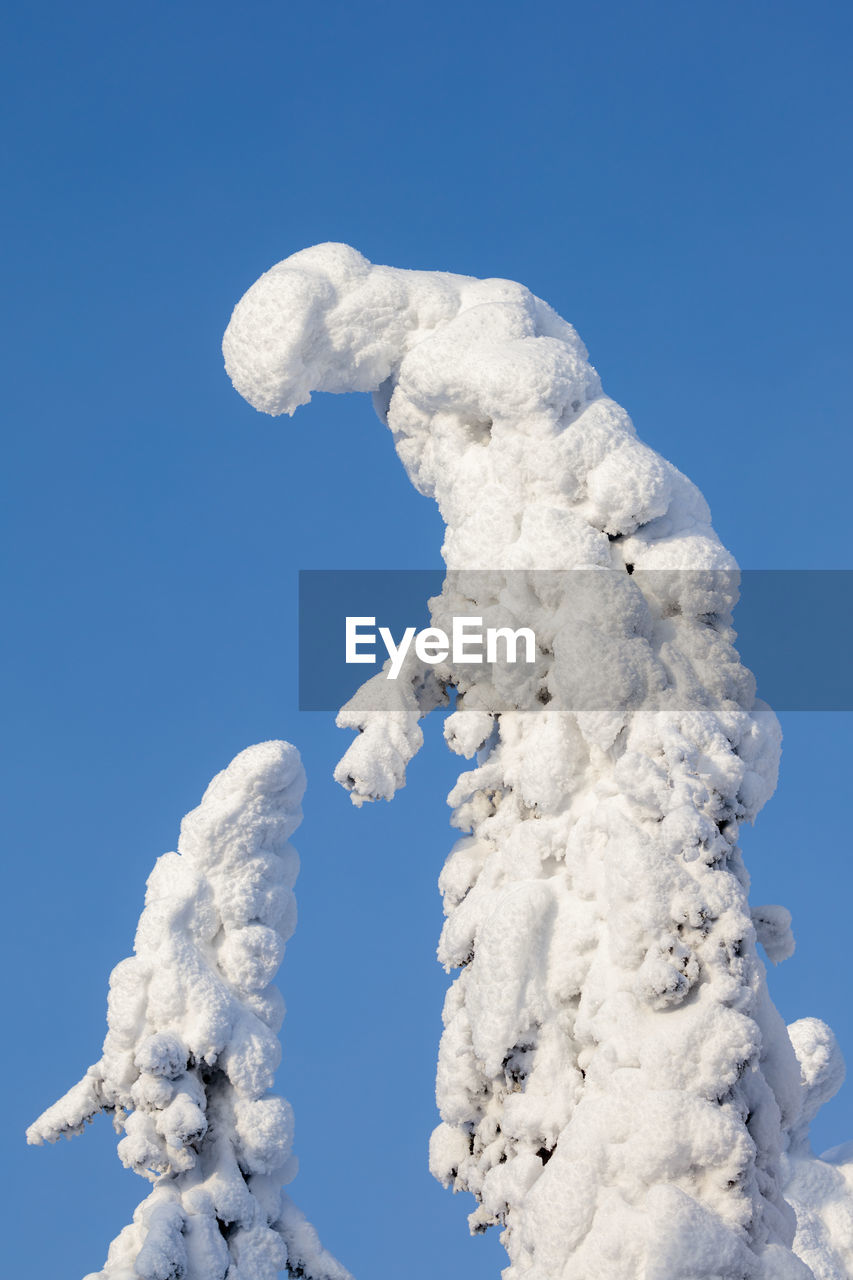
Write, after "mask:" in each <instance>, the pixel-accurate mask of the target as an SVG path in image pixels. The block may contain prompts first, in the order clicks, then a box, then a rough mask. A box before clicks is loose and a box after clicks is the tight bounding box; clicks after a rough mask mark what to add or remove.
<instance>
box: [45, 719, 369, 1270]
mask: <svg viewBox="0 0 853 1280" xmlns="http://www.w3.org/2000/svg"><path fill="white" fill-rule="evenodd" d="M304 789H305V775H304V772H303V769H302V764H301V761H300V759H299V753H298V751H297V750H296V748H295V747H292V746H291V745H290V744H289V743H286V742H264V743H261V744H260V745H258V746H254V747H249V748H248V750H246V751H243V752H241V754H240V755H238V756H237V757H236V759H235V760H233V761H232V762H231V764H230V765H229V766H228V768H227V769H225V770H224V771H223V772H222V773H220V774H218V775H217V776H216V777H215V778H214V779H213V781H212V782H211V784H210V786H209V787H208V788H207V790H206V792H205V794H204V798H203V799H202V802H201V804H200V805H199V807H198V808H197V809H194V810H193V811H192V812H191V813H189V814H187V816H186V817H185V818H184V820H183V822H182V824H181V835H180V840H179V843H178V852H177V853H167V854H164V855H163V857H161V858H159V859H158V860H157V863H156V864H155V867H154V870H153V871H152V873H151V876H150V877H149V880H148V887H147V892H146V896H145V909H144V911H143V912H142V916H141V918H140V921H139V926H138V929H137V933H136V940H135V943H134V954H133V955H132V956H131V957H130V958H129V959H127V960H123V961H122V962H121V963H120V964H119V965H117V966H116V968H115V969H114V970H113V973H112V976H111V979H110V994H109V1011H108V1026H109V1029H108V1031H107V1036H106V1039H105V1041H104V1048H103V1055H102V1057H101V1058H100V1060H99V1061H98V1062H96V1063H95V1064H94V1065H93V1066H91V1067H90V1068H89V1070H88V1071H87V1073H86V1075H85V1076H84V1077H83V1079H82V1080H80V1081H79V1083H78V1084H76V1085H74V1087H73V1088H72V1089H70V1090H69V1091H68V1093H66V1094H65V1096H64V1097H62V1098H60V1099H59V1101H58V1102H56V1103H54V1105H53V1106H52V1107H49V1108H48V1110H47V1111H45V1112H44V1114H43V1115H42V1116H40V1117H39V1119H38V1120H36V1122H35V1123H34V1124H33V1125H32V1126H31V1127H30V1128H29V1130H28V1131H27V1140H28V1141H29V1142H31V1143H42V1142H55V1141H56V1140H57V1139H58V1138H59V1137H62V1136H65V1137H71V1136H73V1135H74V1134H77V1133H81V1132H82V1130H83V1128H84V1126H85V1124H86V1122H87V1121H89V1120H91V1119H92V1118H93V1117H94V1116H95V1115H96V1114H97V1113H98V1112H100V1111H106V1112H109V1113H110V1114H112V1116H113V1121H114V1124H115V1127H116V1129H117V1131H118V1132H123V1133H124V1137H123V1138H122V1140H121V1141H120V1142H119V1145H118V1152H119V1155H120V1157H121V1160H122V1163H123V1164H124V1165H126V1166H127V1167H128V1168H130V1169H133V1170H134V1171H135V1172H136V1173H139V1174H141V1175H142V1176H143V1177H145V1178H148V1179H150V1181H152V1182H153V1183H154V1184H155V1185H154V1190H153V1191H152V1192H151V1194H150V1195H149V1196H148V1198H147V1199H146V1200H144V1201H143V1202H142V1204H141V1205H140V1206H139V1208H138V1209H137V1210H136V1213H135V1214H134V1218H133V1223H132V1224H131V1225H130V1226H127V1227H125V1229H124V1230H123V1231H122V1232H121V1234H120V1235H119V1236H118V1237H117V1238H116V1239H115V1240H114V1241H113V1243H112V1245H111V1246H110V1251H109V1257H108V1259H107V1262H106V1265H105V1266H104V1269H103V1271H99V1272H97V1273H93V1274H92V1275H90V1276H89V1277H87V1280H275V1277H277V1276H278V1275H279V1273H280V1272H281V1271H282V1270H283V1269H285V1268H286V1269H287V1271H288V1273H289V1274H291V1275H293V1276H304V1277H306V1278H307V1280H350V1278H349V1273H348V1272H347V1271H346V1270H345V1269H344V1268H343V1267H342V1266H341V1265H340V1264H339V1263H338V1262H336V1261H335V1260H334V1259H333V1258H332V1257H331V1256H330V1255H329V1254H328V1253H327V1252H326V1251H325V1250H324V1249H323V1247H322V1246H321V1244H320V1242H319V1240H318V1239H317V1236H316V1233H315V1231H314V1229H313V1227H311V1226H310V1224H309V1223H308V1222H306V1220H305V1218H304V1217H303V1215H302V1214H301V1213H300V1211H299V1210H298V1209H297V1208H296V1206H295V1205H294V1204H293V1203H292V1202H291V1201H290V1200H289V1198H288V1197H287V1196H286V1195H285V1194H284V1192H283V1191H282V1185H283V1184H284V1183H287V1182H289V1181H290V1180H291V1179H292V1178H293V1177H294V1175H295V1173H296V1169H297V1163H296V1159H295V1157H294V1156H293V1155H292V1153H291V1147H292V1141H293V1115H292V1112H291V1108H290V1105H289V1103H287V1102H286V1101H285V1100H284V1099H283V1098H280V1097H276V1096H275V1095H273V1094H271V1093H270V1092H269V1090H270V1088H271V1086H272V1084H273V1077H274V1074H275V1070H276V1068H277V1066H278V1064H279V1060H280V1057H281V1048H280V1045H279V1041H278V1038H277V1033H278V1030H279V1028H280V1026H281V1022H282V1018H283V1016H284V1003H283V1000H282V997H281V994H280V992H279V991H278V989H277V988H276V987H274V986H272V985H271V983H272V979H273V978H274V976H275V974H276V971H277V969H278V967H279V964H280V963H281V959H282V956H283V954H284V948H285V943H286V941H287V939H288V938H289V937H290V935H291V934H292V932H293V929H294V927H295V924H296V904H295V899H294V896H293V892H292V890H293V884H294V881H295V880H296V876H297V874H298V871H299V858H298V855H297V853H296V850H295V849H294V848H293V847H292V845H290V844H289V843H288V840H289V837H290V836H291V835H292V833H293V831H294V830H295V829H296V827H297V826H298V825H299V822H300V821H301V818H302V812H301V809H300V802H301V799H302V794H303V791H304Z"/></svg>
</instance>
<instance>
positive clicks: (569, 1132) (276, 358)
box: [223, 244, 853, 1280]
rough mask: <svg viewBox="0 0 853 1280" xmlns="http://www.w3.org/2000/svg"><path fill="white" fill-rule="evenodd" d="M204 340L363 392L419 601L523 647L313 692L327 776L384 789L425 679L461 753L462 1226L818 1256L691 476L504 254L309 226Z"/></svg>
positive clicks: (615, 1269)
mask: <svg viewBox="0 0 853 1280" xmlns="http://www.w3.org/2000/svg"><path fill="white" fill-rule="evenodd" d="M223 350H224V355H225V361H226V367H227V369H228V372H229V374H230V376H231V378H232V380H233V382H234V385H235V386H236V388H237V390H238V391H239V392H240V393H241V394H242V395H243V396H244V397H245V398H246V399H247V400H249V401H250V403H252V404H253V405H255V407H256V408H258V409H261V410H263V411H264V412H267V413H272V414H280V413H291V414H292V413H293V411H294V410H295V409H296V408H297V407H298V406H299V405H300V404H304V403H306V401H307V400H308V399H309V398H310V395H311V392H312V391H313V390H317V391H332V392H343V391H350V390H352V391H371V392H373V396H374V404H375V406H376V409H377V412H378V414H379V417H380V418H381V419H382V421H383V422H385V423H387V425H388V427H389V428H390V429H391V431H392V433H393V436H394V440H395V445H396V448H397V452H398V454H399V456H400V458H401V460H402V462H403V464H404V466H405V468H406V470H407V472H408V474H409V477H410V479H411V480H412V481H413V483H414V484H415V485H416V487H417V488H418V489H419V490H420V491H421V492H422V493H424V494H427V495H431V496H433V497H434V498H435V500H436V502H437V503H438V506H439V509H440V511H441V514H442V516H443V519H444V521H445V524H446V526H447V528H446V535H445V541H444V546H443V554H444V557H445V560H446V562H447V565H448V575H447V578H446V580H445V583H444V586H443V589H442V592H441V595H440V596H437V597H436V598H435V599H434V600H432V601H431V602H430V608H431V615H432V620H433V625H435V626H437V627H441V628H442V630H443V631H445V632H449V631H450V627H449V626H448V625H447V624H448V620H449V619H450V618H451V616H454V617H455V616H470V615H477V616H481V617H482V619H483V623H484V625H485V626H495V627H500V626H507V627H512V628H515V627H519V626H526V627H529V628H531V629H532V630H533V631H534V632H535V636H536V641H537V653H536V658H535V662H534V663H533V664H532V667H530V668H525V670H524V673H523V675H520V674H519V673H518V671H517V670H516V671H514V672H513V673H512V674H511V677H508V676H507V669H506V668H502V669H501V668H499V667H498V666H497V665H496V664H490V663H486V662H484V663H483V664H482V665H480V666H475V667H474V668H470V667H469V668H467V669H465V668H461V667H460V666H459V665H454V664H453V663H451V662H444V663H439V664H437V665H429V666H428V665H426V664H425V663H424V662H422V661H420V660H419V659H417V658H416V657H415V656H413V655H412V653H411V651H410V653H409V655H408V656H407V658H406V660H405V664H404V667H403V670H402V672H401V674H400V677H399V678H398V679H397V680H395V681H390V680H387V679H385V677H384V675H379V676H375V677H374V678H373V679H372V680H369V681H367V683H366V684H365V685H364V686H363V687H362V689H361V690H360V691H359V692H358V693H357V694H356V695H355V697H354V698H352V699H351V701H350V702H349V703H348V704H347V706H346V707H344V708H343V709H342V711H341V713H340V716H339V719H338V723H339V724H341V725H345V726H346V727H350V728H354V729H358V730H360V731H361V732H360V734H359V736H358V737H357V738H356V739H355V741H354V742H353V744H352V745H351V746H350V748H349V750H348V751H347V752H346V754H345V756H344V758H343V760H342V761H341V762H340V765H339V766H338V770H337V772H336V777H338V779H339V780H340V781H341V782H342V783H343V784H344V785H345V786H347V787H348V788H349V790H350V791H351V794H352V797H353V800H354V801H355V802H356V803H357V804H358V803H362V802H363V801H365V800H371V799H376V798H378V797H385V798H388V799H390V798H391V797H392V796H393V794H394V791H395V790H396V788H398V787H400V786H402V785H403V783H404V780H405V770H406V766H407V763H408V761H409V759H410V758H411V757H412V755H413V754H414V752H415V751H417V749H418V748H419V746H420V745H421V741H422V736H421V731H420V727H419V723H418V721H419V718H420V717H421V716H422V715H424V714H426V713H427V712H428V711H430V710H431V709H432V708H433V707H435V706H438V705H441V704H442V703H443V702H446V689H447V688H448V687H451V686H452V687H455V688H456V690H457V692H458V694H459V698H458V701H457V707H456V710H455V711H454V713H453V714H452V715H450V716H449V717H448V719H447V721H446V724H445V736H446V738H447V741H448V743H449V745H450V746H451V748H452V749H453V750H454V751H456V752H458V753H459V754H460V755H463V756H465V757H468V758H470V757H472V756H475V755H476V765H475V767H473V768H471V769H469V770H468V771H466V772H464V773H463V774H462V775H461V777H460V778H459V780H458V782H457V784H456V786H455V787H454V789H453V791H452V792H451V795H450V797H449V799H450V803H451V804H452V805H453V808H454V813H453V822H454V824H455V825H456V826H457V827H459V828H460V829H461V830H462V831H463V833H465V834H464V836H463V838H462V839H461V840H460V841H459V842H458V843H457V845H456V846H455V848H454V849H453V850H452V851H451V854H450V856H449V858H448V861H447V863H446V865H445V868H444V871H443V872H442V876H441V881H440V885H441V889H442V892H443V896H444V903H445V913H446V915H447V920H446V924H445V928H444V931H443V933H442V937H441V941H440V945H439V956H440V959H441V960H442V962H443V963H444V964H445V966H446V967H447V968H448V969H452V968H455V969H458V970H459V974H458V976H457V977H456V979H455V981H454V982H453V985H452V986H451V988H450V990H449V992H448V996H447V1000H446V1003H445V1009H444V1023H445V1030H444V1035H443V1037H442V1042H441V1049H440V1053H439V1066H438V1081H437V1097H438V1102H439V1108H440V1111H441V1117H442V1123H441V1124H440V1125H439V1127H438V1128H437V1130H436V1131H435V1134H434V1135H433V1140H432V1144H431V1167H432V1169H433V1172H434V1173H435V1174H436V1176H437V1177H438V1178H439V1179H440V1180H441V1181H443V1182H444V1183H446V1184H448V1185H452V1186H453V1187H454V1189H455V1190H465V1191H470V1192H472V1193H473V1194H474V1196H475V1197H476V1199H477V1201H478V1207H477V1208H476V1210H475V1211H474V1213H473V1214H472V1215H471V1218H470V1224H471V1227H472V1229H473V1230H483V1229H485V1228H487V1227H488V1226H490V1225H492V1224H500V1225H501V1226H502V1227H503V1229H504V1230H503V1235H502V1240H503V1242H504V1244H505V1245H506V1248H507V1251H508V1253H509V1255H510V1260H511V1266H510V1267H509V1269H508V1270H507V1271H506V1272H504V1275H505V1277H506V1278H507V1280H569V1277H571V1278H572V1280H593V1278H595V1280H598V1278H599V1277H607V1280H611V1278H612V1280H638V1278H639V1277H643V1280H747V1278H749V1280H808V1278H809V1277H818V1278H819V1280H840V1277H841V1276H843V1275H847V1274H850V1269H849V1268H850V1266H851V1265H853V1249H851V1246H850V1240H851V1239H853V1234H851V1233H850V1231H848V1227H850V1226H851V1224H853V1215H851V1213H850V1211H849V1210H850V1205H851V1199H850V1194H849V1189H846V1188H847V1186H848V1184H849V1182H850V1180H851V1179H853V1174H851V1168H853V1166H851V1164H850V1162H849V1160H848V1158H847V1156H846V1155H845V1154H843V1153H842V1155H840V1156H839V1158H838V1162H837V1164H831V1163H830V1162H829V1161H825V1162H821V1161H815V1160H814V1158H813V1157H812V1156H811V1153H810V1151H809V1149H808V1136H807V1130H808V1122H809V1120H810V1119H811V1116H812V1115H813V1114H814V1111H815V1109H816V1108H817V1107H818V1106H819V1105H820V1104H821V1102H822V1101H824V1100H825V1099H826V1098H827V1097H829V1096H830V1095H831V1093H832V1092H833V1090H834V1089H835V1088H837V1086H838V1084H839V1083H840V1079H841V1075H842V1073H843V1066H842V1064H841V1062H840V1057H839V1055H838V1053H837V1051H836V1049H835V1048H834V1041H833V1039H832V1035H831V1032H829V1029H828V1028H826V1027H825V1026H824V1025H823V1024H822V1023H820V1022H818V1021H817V1020H812V1019H809V1020H805V1021H804V1022H801V1023H797V1024H795V1025H794V1027H793V1028H791V1029H790V1032H787V1031H786V1028H785V1026H784V1024H783V1023H782V1020H781V1018H780V1017H779V1015H778V1013H777V1011H776V1010H775V1009H774V1007H773V1005H772V1003H771V1001H770V998H769V995H768V992H767V987H766V982H765V973H764V968H763V965H762V962H761V959H760V956H759V954H758V951H757V942H758V941H761V942H762V943H763V945H764V947H765V950H766V954H767V955H768V957H769V958H770V959H771V960H773V961H774V962H775V961H778V960H781V959H784V958H785V957H786V956H787V955H789V954H790V952H791V950H792V946H793V943H792V937H791V933H790V927H789V925H790V917H789V915H788V913H787V912H786V911H785V910H784V909H783V908H780V907H774V906H762V907H758V908H755V909H754V911H751V910H750V906H749V902H748V888H749V879H748V876H747V873H746V870H745V868H744V865H743V861H742V858H741V853H740V849H739V847H738V843H737V841H738V833H739V827H740V824H741V823H742V822H743V821H751V820H752V819H753V818H754V817H755V815H756V814H757V812H758V811H759V809H760V808H761V806H762V805H763V804H764V803H765V801H766V800H767V798H768V797H769V796H770V794H771V793H772V791H773V788H774V786H775V782H776V772H777V765H778V758H779V744H780V734H779V727H778V724H777V722H776V719H775V717H774V716H773V714H772V712H770V711H769V709H767V708H766V707H765V706H764V705H763V704H762V703H761V702H760V701H758V700H757V699H756V691H755V682H754V680H753V678H752V676H751V674H750V673H749V672H748V671H747V670H746V669H745V668H744V667H743V666H742V664H741V662H740V660H739V657H738V654H737V652H736V650H735V647H734V641H735V633H734V631H733V629H732V608H733V605H734V603H735V601H736V598H737V590H738V581H737V567H736V564H735V561H734V559H733V557H732V556H731V555H730V553H729V552H728V551H727V550H726V549H725V548H724V547H723V546H722V545H721V543H720V541H719V539H718V538H717V536H716V534H715V533H714V530H713V529H712V527H711V522H710V514H709V510H708V507H707V505H706V503H705V501H704V499H703V498H702V496H701V494H700V493H699V491H698V490H697V489H696V488H695V486H694V485H693V484H691V482H690V481H689V480H688V479H687V478H686V477H685V476H683V475H681V473H680V472H679V471H678V470H677V469H676V468H675V467H673V466H672V465H671V464H670V463H668V462H667V461H666V460H665V459H663V458H661V457H660V456H659V455H658V454H657V453H655V451H654V450H653V449H651V448H649V447H648V446H647V445H645V444H643V443H642V442H641V441H640V440H638V439H637V436H636V432H635V430H634V427H633V424H632V422H631V420H630V418H629V417H628V414H627V413H626V412H625V410H624V409H622V408H621V407H620V406H619V405H617V404H615V403H614V401H612V400H611V399H610V398H609V397H608V396H606V395H605V394H604V392H603V391H602V388H601V385H600V381H599V378H598V376H597V374H596V372H595V370H594V369H593V368H592V366H591V365H590V363H589V361H588V358H587V353H586V350H585V348H584V346H583V344H582V342H581V341H580V339H579V338H578V335H577V334H576V333H575V331H574V329H573V328H572V327H571V325H569V324H567V323H566V322H565V321H564V320H562V319H561V318H560V317H559V316H557V315H556V314H555V312H554V311H553V310H552V309H551V308H550V307H549V306H547V304H545V303H544V302H542V301H541V300H540V299H538V298H536V297H534V296H533V295H532V294H531V293H530V292H529V291H528V290H527V289H525V288H524V287H523V286H522V285H520V284H515V283H513V282H511V281H507V280H475V279H470V278H468V277H464V276H455V275H448V274H445V273H440V272H419V271H405V270H396V269H393V268H389V267H382V266H373V265H371V264H370V263H369V262H367V261H366V260H365V259H364V258H363V257H362V256H361V255H360V254H358V253H357V252H356V251H355V250H353V249H350V248H348V247H347V246H345V245H334V244H330V245H318V246H316V247H315V248H312V249H307V250H305V251H303V252H301V253H296V254H294V255H292V256H291V257H290V258H287V259H286V260H285V261H284V262H281V263H279V264H278V265H277V266H275V267H273V268H272V270H271V271H268V272H267V273H266V274H265V275H264V276H262V277H261V279H260V280H258V281H257V282H256V283H255V284H254V285H253V286H252V287H251V288H250V289H249V290H248V292H247V293H246V295H245V296H244V298H243V299H242V300H241V301H240V302H239V303H238V305H237V307H236V308H235V311H234V314H233V317H232V319H231V322H230V324H229V326H228V330H227V332H226V335H225V340H224V345H223ZM789 1152H790V1159H789V1154H788V1153H789ZM845 1161H847V1163H845ZM818 1183H820V1186H818ZM786 1186H788V1187H790V1188H791V1190H790V1192H789V1198H788V1199H786ZM839 1203H842V1204H843V1205H844V1206H845V1207H844V1209H843V1211H839V1210H838V1209H837V1205H838V1204H839ZM795 1208H796V1212H795ZM798 1224H799V1231H798Z"/></svg>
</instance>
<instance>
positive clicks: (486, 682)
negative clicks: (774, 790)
mask: <svg viewBox="0 0 853 1280" xmlns="http://www.w3.org/2000/svg"><path fill="white" fill-rule="evenodd" d="M348 620H349V621H348ZM851 629H853V570H820V569H817V570H815V569H802V570H801V569H795V570H787V569H786V570H777V569H770V570H766V569H749V570H741V571H739V572H735V571H730V570H662V569H654V570H636V571H634V570H633V569H632V567H631V566H626V571H625V572H624V573H623V572H621V571H620V572H614V571H613V570H610V569H583V570H569V571H551V570H521V569H512V570H507V571H505V572H504V571H496V570H488V571H485V570H483V571H480V570H467V571H451V572H447V571H445V570H444V569H407V570H344V569H340V570H339V569H307V570H302V571H301V572H300V575H299V706H300V709H301V710H303V711H336V710H337V709H338V708H339V707H340V706H342V705H343V704H344V703H345V702H347V701H348V699H349V698H350V697H352V695H353V694H354V693H355V691H356V690H357V689H358V688H359V687H360V686H361V685H362V684H363V683H364V682H365V681H366V680H368V679H369V678H370V677H372V676H378V677H379V678H381V679H384V680H394V679H396V680H400V681H405V680H411V679H412V678H413V672H415V673H416V672H417V671H418V670H420V671H422V672H424V673H427V674H428V673H430V672H431V673H433V675H434V676H435V678H436V679H437V680H439V681H440V683H442V684H445V685H449V686H454V687H456V688H457V689H458V690H459V691H460V692H461V693H463V694H464V693H466V691H468V690H470V689H471V687H472V685H473V684H476V685H477V687H478V698H480V700H481V701H482V700H483V699H485V700H486V702H487V703H488V709H489V710H491V711H498V712H500V711H504V710H506V709H508V708H511V707H520V708H530V709H534V708H535V707H537V706H541V705H548V704H549V703H551V702H553V703H554V706H555V707H560V708H562V709H565V710H571V711H597V710H608V709H612V708H614V707H616V706H620V707H623V708H624V707H629V706H635V707H638V706H640V705H643V706H647V707H652V708H654V707H656V706H659V707H661V708H667V707H669V708H671V707H672V706H673V705H677V704H679V703H680V702H686V703H689V704H690V705H691V706H695V705H697V704H698V705H711V704H713V703H714V702H715V701H716V702H731V701H734V702H736V703H739V704H740V705H742V706H747V705H749V704H750V703H751V699H752V694H753V690H754V689H755V688H756V687H757V694H758V696H759V697H760V698H762V699H764V701H766V702H767V703H769V704H770V706H771V707H773V708H774V709H775V710H777V711H850V710H853V672H851V663H850V654H849V650H850V641H849V637H850V635H851ZM490 632H491V633H493V634H492V635H491V637H490V634H489V633H490ZM527 633H531V634H532V637H533V640H532V642H531V638H530V634H527ZM442 635H443V636H444V637H445V640H446V643H442ZM454 640H460V641H461V645H460V644H456V645H455V644H454ZM738 654H739V655H740V660H741V662H742V664H743V667H745V668H747V669H748V670H747V671H744V670H743V668H741V667H740V665H739V664H738V662H737V655H738ZM348 656H349V658H350V661H347V658H348ZM478 659H479V660H478ZM383 664H386V665H385V668H384V671H383ZM750 672H751V673H752V675H753V676H754V678H755V680H754V684H753V682H752V679H751V677H750V674H749V673H750ZM414 678H418V677H417V675H415V677H414Z"/></svg>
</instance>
